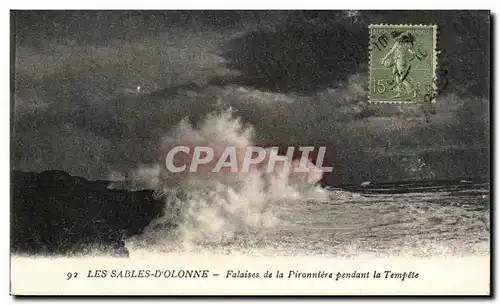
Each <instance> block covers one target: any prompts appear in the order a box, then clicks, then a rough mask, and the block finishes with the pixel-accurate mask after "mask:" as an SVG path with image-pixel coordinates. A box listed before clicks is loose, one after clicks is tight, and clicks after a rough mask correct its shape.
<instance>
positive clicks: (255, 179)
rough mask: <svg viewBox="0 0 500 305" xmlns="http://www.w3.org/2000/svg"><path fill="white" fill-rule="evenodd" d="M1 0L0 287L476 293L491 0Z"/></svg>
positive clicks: (483, 241)
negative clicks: (26, 2) (471, 2)
mask: <svg viewBox="0 0 500 305" xmlns="http://www.w3.org/2000/svg"><path fill="white" fill-rule="evenodd" d="M10 18H11V19H10V32H11V42H10V60H11V67H10V77H11V80H10V81H11V101H10V109H11V115H10V126H11V130H10V139H11V143H10V148H11V149H10V152H11V154H10V163H11V173H10V192H11V193H10V265H11V269H10V279H11V288H10V293H11V294H12V295H166V296H168V295H288V294H290V295H293V294H299V295H344V296H345V295H483V296H484V295H490V293H491V291H490V287H489V285H490V273H491V272H490V249H491V233H492V232H491V223H490V219H491V208H490V198H491V194H490V182H491V174H492V173H491V172H490V171H491V169H490V168H491V162H492V161H491V145H490V141H491V140H490V136H491V135H490V134H491V126H492V123H491V121H492V119H491V118H490V116H491V113H490V110H491V102H490V98H491V85H490V82H491V79H492V76H491V68H490V66H491V57H492V54H491V37H490V33H491V26H492V25H491V22H492V20H491V12H490V11H487V10H11V11H10Z"/></svg>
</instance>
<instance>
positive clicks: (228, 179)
mask: <svg viewBox="0 0 500 305" xmlns="http://www.w3.org/2000/svg"><path fill="white" fill-rule="evenodd" d="M254 139H255V132H254V128H253V127H252V126H248V125H246V124H243V123H242V122H241V119H240V118H239V117H235V115H234V112H233V110H232V109H227V110H224V111H216V112H212V113H210V114H209V115H208V116H206V117H205V119H204V120H203V121H202V122H201V124H198V125H197V126H194V125H193V124H192V123H190V122H189V120H188V119H187V118H185V119H183V120H182V121H181V122H180V123H179V124H177V126H176V127H175V128H173V129H172V130H171V131H170V132H169V133H168V134H167V135H166V136H165V137H164V138H163V139H162V152H161V154H160V155H161V158H159V161H158V163H157V164H152V165H143V166H139V167H138V168H136V169H134V170H132V171H131V172H130V173H128V174H127V177H126V178H125V177H124V175H121V174H120V173H113V174H112V176H111V178H112V179H114V182H113V183H112V184H111V185H110V188H125V189H129V190H138V189H146V188H147V189H154V190H155V192H156V196H157V197H158V198H161V199H162V200H163V201H164V202H165V210H164V212H165V213H164V216H163V217H161V218H159V219H156V220H155V221H153V222H152V223H151V224H150V225H149V226H148V227H147V228H146V230H145V232H144V233H143V234H141V235H139V236H134V237H132V238H130V239H128V240H127V248H129V249H130V248H134V247H139V248H144V247H147V248H151V247H153V248H155V249H157V250H161V249H163V248H165V247H167V248H172V247H175V248H178V247H182V248H185V247H190V246H196V245H200V244H201V245H210V244H211V245H218V244H221V243H224V244H227V243H231V242H232V241H233V239H234V237H235V236H236V235H237V234H240V233H244V232H246V231H248V230H259V229H264V228H273V227H275V226H276V225H277V224H278V223H279V220H278V218H277V216H276V215H275V213H273V207H276V206H280V205H293V204H302V203H304V202H307V201H325V200H327V199H328V193H327V191H326V190H325V189H323V188H321V187H320V186H319V185H318V182H319V180H321V178H322V173H321V171H320V170H319V169H318V168H316V167H314V166H312V167H311V171H310V172H308V173H305V174H303V175H300V176H299V175H290V174H289V172H287V171H285V170H276V171H275V172H270V173H269V172H267V171H266V170H265V169H263V168H251V170H250V171H249V172H246V173H242V172H237V173H227V172H220V173H213V172H211V171H207V170H205V171H203V170H202V171H197V172H189V173H172V172H169V171H168V170H167V169H166V167H165V165H164V160H165V159H164V156H165V155H166V153H167V152H168V149H169V147H171V145H172V143H190V144H192V145H202V144H203V143H207V142H209V143H217V144H218V145H220V147H227V146H235V147H247V146H249V145H254V142H255V141H254Z"/></svg>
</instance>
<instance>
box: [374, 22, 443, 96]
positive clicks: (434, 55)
mask: <svg viewBox="0 0 500 305" xmlns="http://www.w3.org/2000/svg"><path fill="white" fill-rule="evenodd" d="M377 27H395V28H397V27H401V28H404V27H406V28H411V27H416V28H419V27H420V28H422V27H430V28H432V29H433V34H432V38H433V39H432V41H433V48H432V68H433V69H432V70H433V71H432V75H433V77H432V90H433V92H432V99H431V100H430V101H424V103H431V104H434V103H436V96H437V85H436V82H437V76H436V73H437V65H438V61H437V55H438V50H437V45H438V43H437V41H438V26H437V24H389V23H378V24H370V25H368V103H369V104H418V103H422V101H372V100H371V91H370V84H371V80H372V44H371V34H372V29H373V28H377Z"/></svg>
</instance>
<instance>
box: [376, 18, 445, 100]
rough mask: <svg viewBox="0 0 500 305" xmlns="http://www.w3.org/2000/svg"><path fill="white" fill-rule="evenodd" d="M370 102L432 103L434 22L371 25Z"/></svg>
mask: <svg viewBox="0 0 500 305" xmlns="http://www.w3.org/2000/svg"><path fill="white" fill-rule="evenodd" d="M369 29H370V79H369V81H370V82H369V86H370V87H369V102H370V103H433V102H435V95H436V65H437V61H436V36H437V35H436V31H437V26H435V25H406V24H404V25H392V24H376V25H373V24H372V25H370V27H369Z"/></svg>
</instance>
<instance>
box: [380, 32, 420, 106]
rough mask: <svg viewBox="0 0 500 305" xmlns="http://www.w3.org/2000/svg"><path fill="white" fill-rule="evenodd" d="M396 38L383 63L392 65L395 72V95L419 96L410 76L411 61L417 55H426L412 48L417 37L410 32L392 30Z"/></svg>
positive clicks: (393, 72) (418, 56)
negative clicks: (417, 52)
mask: <svg viewBox="0 0 500 305" xmlns="http://www.w3.org/2000/svg"><path fill="white" fill-rule="evenodd" d="M392 36H393V37H394V39H395V42H394V45H393V46H392V48H391V49H390V50H389V52H387V54H386V55H385V56H384V58H382V61H381V64H382V65H384V66H386V67H392V74H393V77H394V78H393V84H394V85H393V90H394V91H395V92H396V96H395V97H399V96H401V94H409V95H412V96H413V97H416V96H417V88H416V86H415V85H414V84H413V82H412V81H411V80H410V79H409V78H408V74H409V72H410V69H411V62H412V60H413V59H415V57H417V58H418V59H420V60H421V59H422V58H423V57H425V55H422V54H416V53H415V52H414V51H413V50H412V49H413V47H414V44H415V37H414V36H413V34H411V33H409V32H399V31H395V32H392Z"/></svg>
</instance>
